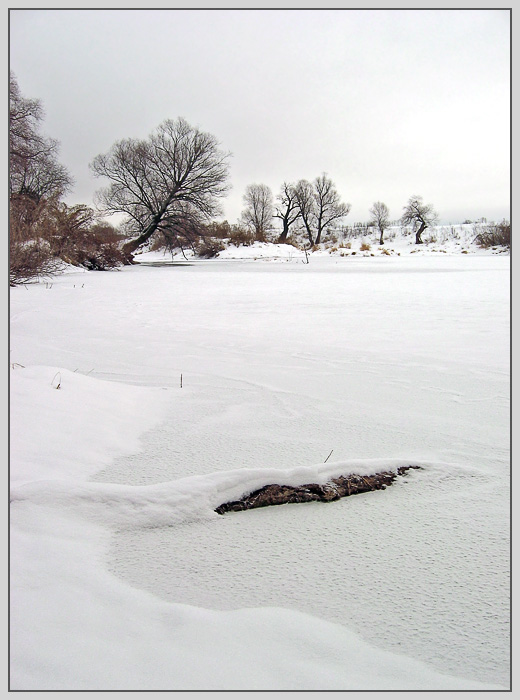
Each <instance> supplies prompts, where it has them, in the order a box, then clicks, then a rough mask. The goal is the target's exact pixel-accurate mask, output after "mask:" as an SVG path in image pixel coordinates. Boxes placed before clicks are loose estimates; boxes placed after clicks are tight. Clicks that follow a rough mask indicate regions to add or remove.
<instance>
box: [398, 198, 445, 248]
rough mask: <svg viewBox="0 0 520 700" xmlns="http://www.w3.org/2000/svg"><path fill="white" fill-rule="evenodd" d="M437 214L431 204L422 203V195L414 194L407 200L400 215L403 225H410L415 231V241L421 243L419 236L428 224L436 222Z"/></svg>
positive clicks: (431, 224) (432, 224)
mask: <svg viewBox="0 0 520 700" xmlns="http://www.w3.org/2000/svg"><path fill="white" fill-rule="evenodd" d="M437 220H438V216H437V213H436V212H435V211H434V209H433V206H432V205H431V204H424V203H423V200H422V197H419V196H417V195H414V196H412V197H410V199H409V200H408V204H407V205H406V206H405V207H404V213H403V216H402V217H401V223H402V224H403V226H408V225H410V224H411V225H412V227H413V230H414V232H415V243H416V244H419V243H423V242H424V241H423V240H422V238H421V236H422V234H423V232H424V231H425V229H427V228H428V226H434V225H435V224H436V223H437Z"/></svg>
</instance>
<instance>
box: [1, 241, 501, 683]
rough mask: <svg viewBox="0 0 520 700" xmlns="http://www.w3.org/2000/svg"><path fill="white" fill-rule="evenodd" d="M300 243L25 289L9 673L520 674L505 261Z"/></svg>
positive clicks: (319, 679)
mask: <svg viewBox="0 0 520 700" xmlns="http://www.w3.org/2000/svg"><path fill="white" fill-rule="evenodd" d="M403 245H404V243H403ZM254 248H256V253H253V250H254ZM287 248H288V249H289V248H290V249H291V250H287V251H284V250H283V249H281V248H280V247H278V248H277V247H275V246H270V245H269V244H265V245H264V246H263V250H262V246H261V245H260V244H257V245H256V246H255V247H249V248H247V249H246V248H244V249H242V250H241V249H237V251H238V253H241V254H238V253H237V254H236V255H235V258H240V257H245V256H246V255H248V256H249V258H250V259H247V260H240V259H234V260H229V259H228V260H226V259H216V260H211V261H193V260H192V261H190V263H186V262H182V260H183V259H182V257H180V256H179V258H178V259H177V258H176V260H175V264H171V265H167V264H163V265H161V266H157V265H156V263H157V262H163V263H164V262H168V261H169V260H171V257H169V258H163V257H162V255H161V254H160V253H146V254H143V255H142V256H140V259H141V261H142V262H143V263H145V264H142V265H139V266H134V267H129V268H124V269H122V270H119V271H113V272H104V273H96V272H79V271H71V272H69V273H68V274H64V275H61V276H59V277H57V278H55V279H54V280H52V281H51V282H42V283H40V284H33V285H27V287H24V286H22V287H18V288H15V289H13V290H11V299H10V312H11V338H10V362H11V370H10V401H11V445H10V450H11V455H10V456H11V459H10V476H11V508H10V518H11V519H10V532H11V567H10V575H11V607H10V609H11V640H10V644H11V646H10V653H11V689H12V690H31V689H41V690H44V689H47V690H59V689H69V690H96V689H115V690H128V689H140V690H152V689H161V690H165V689H166V690H167V689H170V690H188V689H199V690H216V689H227V690H231V689H246V690H253V689H264V690H268V689H271V690H283V689H296V690H321V689H336V690H378V689H413V690H419V689H422V690H441V689H448V690H457V689H464V690H470V689H487V690H490V689H501V688H508V687H509V647H510V636H509V619H510V611H509V570H510V562H509V411H510V406H509V378H510V367H509V279H510V278H509V262H510V261H509V257H508V256H505V255H494V254H493V253H492V251H487V253H483V252H481V251H480V252H479V253H478V254H472V252H473V251H471V253H470V254H469V255H462V254H457V255H454V254H450V253H446V254H444V253H439V254H435V253H434V254H429V255H428V254H423V253H422V252H421V253H420V254H415V255H406V254H404V253H405V248H403V251H402V252H403V254H402V255H397V252H396V253H395V254H393V255H388V256H387V255H384V254H383V255H380V254H379V253H378V254H377V256H374V257H371V256H370V255H368V256H367V257H364V256H363V255H361V254H360V253H361V251H360V253H358V255H356V256H345V257H342V256H340V255H334V254H332V255H331V254H330V253H320V252H318V251H317V252H315V253H312V255H311V257H310V263H309V264H308V265H307V264H302V262H303V260H304V259H305V258H304V257H303V258H302V257H301V256H302V254H301V253H300V252H299V251H297V250H296V249H295V248H292V246H287ZM428 248H431V244H430V246H428ZM351 250H352V248H351ZM407 250H408V252H410V248H409V249H407ZM244 251H247V253H245V254H244ZM276 251H278V252H276ZM365 252H366V251H365ZM452 252H455V251H452ZM252 253H253V254H252ZM285 253H287V255H285ZM430 253H431V250H430ZM228 257H232V253H230V252H228ZM255 257H256V258H258V259H257V260H255V259H254V258H255ZM221 258H225V256H221ZM146 263H148V264H146ZM181 374H182V387H181V382H180V378H181ZM331 450H333V453H332V455H331V457H330V459H328V461H327V462H326V463H324V462H325V460H326V459H327V457H328V455H329V453H330V452H331ZM409 463H414V464H420V465H422V466H423V469H422V470H421V471H417V472H413V473H410V472H409V473H408V475H407V476H406V477H401V478H399V479H398V480H397V481H396V483H395V484H394V485H393V486H392V487H390V488H388V489H387V490H385V491H381V492H374V493H368V494H361V495H357V496H354V497H351V498H346V499H342V500H341V501H337V502H334V503H329V504H321V503H308V504H299V505H288V506H278V507H273V508H264V509H258V510H253V511H245V512H242V513H229V514H226V515H225V516H219V515H217V514H216V513H215V512H214V508H215V507H216V506H217V505H219V504H220V503H222V502H224V501H227V500H231V499H233V498H238V497H239V496H241V495H242V494H244V493H247V492H249V491H251V490H253V489H255V488H258V487H259V486H261V485H263V484H265V483H273V482H279V483H294V484H298V483H308V482H310V481H324V480H326V479H328V478H331V477H332V476H334V475H337V474H345V473H347V472H352V471H358V472H360V473H370V472H373V471H374V470H377V469H380V468H382V467H383V468H385V469H386V468H395V467H396V466H399V465H401V464H409Z"/></svg>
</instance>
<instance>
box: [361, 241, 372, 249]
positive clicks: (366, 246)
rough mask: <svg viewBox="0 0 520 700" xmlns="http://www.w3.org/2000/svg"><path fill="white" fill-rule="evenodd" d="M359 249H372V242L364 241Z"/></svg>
mask: <svg viewBox="0 0 520 700" xmlns="http://www.w3.org/2000/svg"><path fill="white" fill-rule="evenodd" d="M359 250H370V243H365V242H363V243H362V244H361V245H360V247H359Z"/></svg>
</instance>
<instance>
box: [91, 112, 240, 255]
mask: <svg viewBox="0 0 520 700" xmlns="http://www.w3.org/2000/svg"><path fill="white" fill-rule="evenodd" d="M228 157H229V154H228V153H225V152H223V151H221V150H220V148H219V144H218V142H217V140H216V138H215V137H214V136H212V135H211V134H208V133H205V132H202V131H199V129H197V128H194V127H192V126H190V125H189V124H188V122H186V121H185V120H184V119H182V118H179V119H177V120H176V121H172V120H171V119H167V120H166V121H164V122H163V123H162V124H160V125H159V126H158V127H157V128H156V129H155V131H154V132H153V133H152V134H151V135H150V136H149V137H148V138H147V139H131V138H128V139H123V140H122V141H118V142H116V143H115V144H114V145H113V146H112V148H111V149H110V150H109V151H108V153H105V154H101V155H98V156H96V158H94V160H93V161H92V163H91V165H90V167H91V169H92V171H93V173H94V175H96V176H97V177H104V178H107V179H108V180H109V181H110V184H109V185H108V186H107V187H105V188H103V189H101V190H100V191H99V192H98V193H97V201H98V204H99V205H100V206H101V208H102V210H103V211H104V213H107V214H113V213H121V214H125V215H126V219H125V226H126V230H127V231H129V232H130V234H131V235H132V238H131V240H129V241H127V242H126V243H125V244H124V245H123V252H124V253H125V255H126V256H127V260H128V262H131V261H132V253H133V252H134V251H135V250H137V248H139V246H141V245H143V244H144V243H146V242H147V241H148V240H149V239H150V238H151V237H152V236H153V235H154V233H156V232H162V233H168V231H169V230H170V229H172V230H173V229H175V230H178V227H179V223H180V222H181V223H183V225H184V224H185V225H186V226H189V225H190V222H191V221H193V222H197V223H200V221H201V220H207V221H209V220H210V219H211V218H212V217H214V216H216V215H218V214H219V213H220V207H219V200H220V198H221V197H223V196H224V195H225V194H226V193H227V191H228V189H229V188H228V185H227V178H228Z"/></svg>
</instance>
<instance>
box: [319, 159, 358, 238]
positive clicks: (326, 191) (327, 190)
mask: <svg viewBox="0 0 520 700" xmlns="http://www.w3.org/2000/svg"><path fill="white" fill-rule="evenodd" d="M313 185H314V200H315V217H316V239H315V241H314V243H315V245H319V244H320V243H321V237H322V234H323V231H324V230H326V229H327V226H330V224H331V223H332V222H333V221H337V220H338V219H342V218H343V217H344V216H347V214H348V213H349V211H350V209H351V205H350V204H344V203H343V202H341V201H340V198H339V194H338V192H337V191H336V187H335V185H334V183H333V182H332V180H331V179H330V178H329V177H327V175H326V173H323V174H322V175H320V177H317V178H316V179H315V180H314V183H313Z"/></svg>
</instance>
